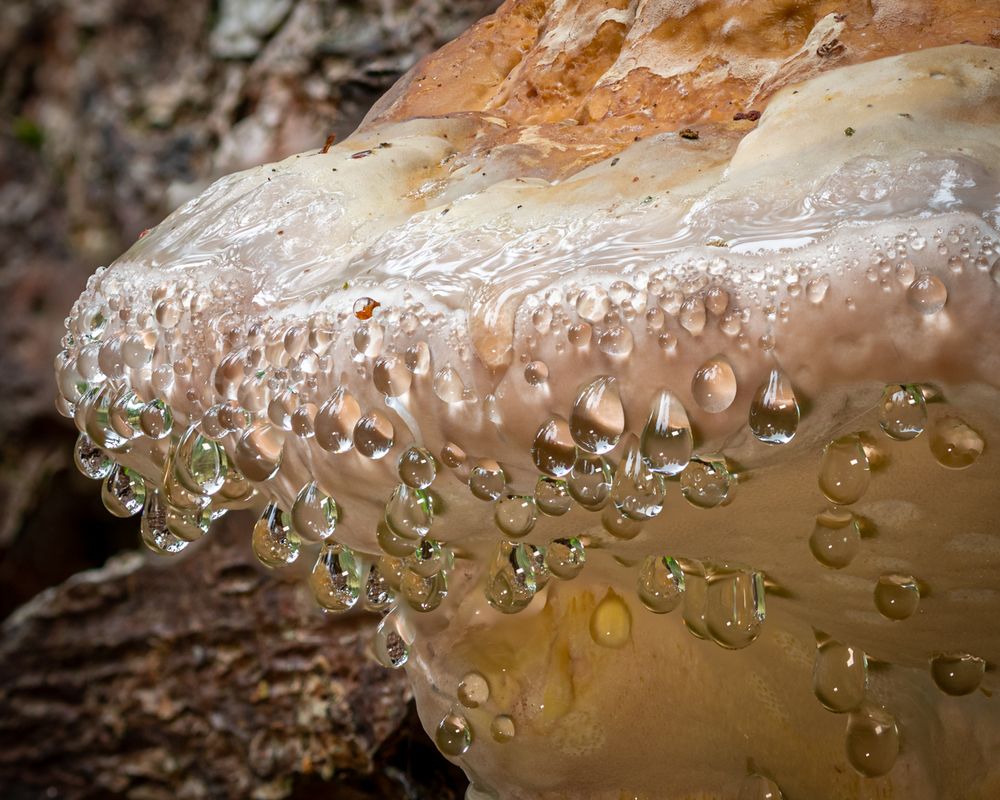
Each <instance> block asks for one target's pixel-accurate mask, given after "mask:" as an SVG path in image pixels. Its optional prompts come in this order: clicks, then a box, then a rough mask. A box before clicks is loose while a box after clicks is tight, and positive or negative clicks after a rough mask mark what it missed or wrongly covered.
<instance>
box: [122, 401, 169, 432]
mask: <svg viewBox="0 0 1000 800" xmlns="http://www.w3.org/2000/svg"><path fill="white" fill-rule="evenodd" d="M126 413H127V412H126ZM139 427H140V428H141V429H142V432H143V433H144V434H146V436H148V437H149V438H150V439H165V438H166V437H167V436H169V435H170V432H171V431H172V430H173V427H174V415H173V413H172V412H171V411H170V406H168V405H167V404H166V403H164V402H163V401H162V400H150V401H149V402H148V403H146V404H145V405H144V406H142V409H141V410H140V411H139Z"/></svg>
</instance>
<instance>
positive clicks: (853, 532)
mask: <svg viewBox="0 0 1000 800" xmlns="http://www.w3.org/2000/svg"><path fill="white" fill-rule="evenodd" d="M860 548H861V529H860V526H859V525H858V521H857V519H855V517H854V515H853V514H852V513H851V512H850V511H848V510H846V509H843V508H831V509H827V510H826V511H824V512H823V513H821V514H819V515H818V516H817V517H816V525H815V527H813V532H812V536H810V537H809V549H810V550H811V551H812V554H813V555H814V556H815V557H816V560H817V561H818V562H819V563H820V564H822V565H823V566H825V567H830V568H831V569H843V568H844V567H846V566H847V565H848V564H850V563H851V561H853V560H854V557H855V556H856V555H857V554H858V550H859V549H860Z"/></svg>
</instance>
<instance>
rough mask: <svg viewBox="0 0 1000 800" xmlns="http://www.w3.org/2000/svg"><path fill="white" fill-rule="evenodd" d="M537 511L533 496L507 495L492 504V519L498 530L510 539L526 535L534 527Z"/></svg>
mask: <svg viewBox="0 0 1000 800" xmlns="http://www.w3.org/2000/svg"><path fill="white" fill-rule="evenodd" d="M537 519H538V511H537V509H536V506H535V498H533V497H527V496H524V495H509V496H507V497H504V498H502V499H500V500H497V501H496V502H495V503H494V504H493V520H494V522H495V523H496V526H497V527H498V528H499V529H500V531H501V532H502V533H503V534H505V535H506V536H509V537H510V538H512V539H517V538H520V537H521V536H525V535H527V534H528V533H529V532H530V531H531V529H532V528H534V527H535V520H537Z"/></svg>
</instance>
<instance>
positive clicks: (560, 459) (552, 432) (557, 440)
mask: <svg viewBox="0 0 1000 800" xmlns="http://www.w3.org/2000/svg"><path fill="white" fill-rule="evenodd" d="M531 458H532V460H534V462H535V466H536V467H538V469H539V470H541V471H542V472H544V473H545V474H546V475H551V476H553V477H555V478H560V477H562V476H563V475H566V474H567V473H568V472H569V471H570V470H571V469H573V464H574V463H575V462H576V445H574V444H573V437H572V436H571V435H570V431H569V424H568V423H567V422H566V420H564V419H563V418H562V417H558V416H553V417H550V418H549V419H548V421H547V422H545V423H544V424H543V425H542V426H541V427H540V428H539V429H538V432H537V433H536V434H535V441H534V443H533V444H532V446H531Z"/></svg>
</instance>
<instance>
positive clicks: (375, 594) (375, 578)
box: [362, 556, 398, 611]
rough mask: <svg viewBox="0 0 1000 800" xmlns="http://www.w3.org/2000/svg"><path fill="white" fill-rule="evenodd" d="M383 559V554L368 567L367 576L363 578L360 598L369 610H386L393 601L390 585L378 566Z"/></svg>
mask: <svg viewBox="0 0 1000 800" xmlns="http://www.w3.org/2000/svg"><path fill="white" fill-rule="evenodd" d="M384 560H385V557H384V556H383V557H382V558H380V559H379V560H378V561H376V562H375V563H374V564H372V565H371V566H370V567H368V577H367V578H365V589H364V593H363V594H362V599H363V600H364V603H365V608H366V609H368V610H369V611H386V610H388V609H389V608H391V607H392V604H393V602H394V601H395V597H394V595H393V592H392V586H391V585H390V583H389V579H388V578H387V577H386V576H385V574H384V573H383V572H382V567H381V566H380V563H381V562H383V561H384ZM397 586H398V584H397Z"/></svg>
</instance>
